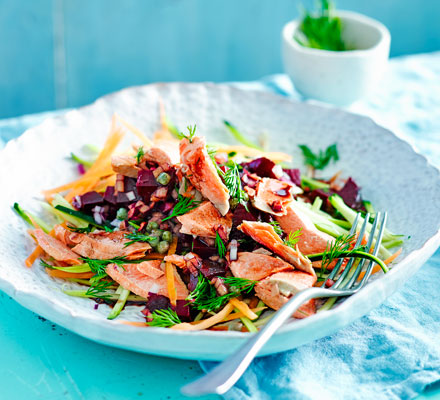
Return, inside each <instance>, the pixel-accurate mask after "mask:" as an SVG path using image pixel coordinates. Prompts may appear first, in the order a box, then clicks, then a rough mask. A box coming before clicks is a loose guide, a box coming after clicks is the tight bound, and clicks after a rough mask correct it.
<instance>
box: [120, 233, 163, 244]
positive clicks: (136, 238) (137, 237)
mask: <svg viewBox="0 0 440 400" xmlns="http://www.w3.org/2000/svg"><path fill="white" fill-rule="evenodd" d="M125 238H126V239H129V240H130V241H129V242H127V243H125V244H124V247H127V246H130V245H131V244H133V243H137V242H147V243H150V242H152V241H154V240H156V239H157V238H156V237H154V236H150V235H144V234H143V233H140V232H133V233H126V234H125Z"/></svg>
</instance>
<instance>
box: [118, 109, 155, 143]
mask: <svg viewBox="0 0 440 400" xmlns="http://www.w3.org/2000/svg"><path fill="white" fill-rule="evenodd" d="M115 117H116V118H117V120H118V121H119V122H120V123H121V124H122V125H124V126H125V127H126V128H127V129H128V130H129V131H131V132H132V133H133V134H134V135H135V136H137V138H138V139H139V140H140V141H141V142H142V143H143V145H144V146H146V147H147V148H149V147H151V146H153V142H152V141H151V140H150V139H148V138H147V136H146V135H145V133H143V132H142V131H140V130H139V129H138V128H136V127H135V126H134V125H132V124H130V123H129V122H127V121H126V120H125V119H122V118H121V116H120V115H118V114H115Z"/></svg>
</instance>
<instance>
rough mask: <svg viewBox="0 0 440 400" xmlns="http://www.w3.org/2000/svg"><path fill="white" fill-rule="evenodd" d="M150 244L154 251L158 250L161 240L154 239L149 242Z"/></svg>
mask: <svg viewBox="0 0 440 400" xmlns="http://www.w3.org/2000/svg"><path fill="white" fill-rule="evenodd" d="M148 243H150V246H151V247H152V248H153V249H154V250H156V248H157V246H158V245H159V243H160V239H159V238H158V237H153V238H152V239H150V240H149V241H148Z"/></svg>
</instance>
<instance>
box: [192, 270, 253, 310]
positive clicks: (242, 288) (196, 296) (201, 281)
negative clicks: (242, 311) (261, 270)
mask: <svg viewBox="0 0 440 400" xmlns="http://www.w3.org/2000/svg"><path fill="white" fill-rule="evenodd" d="M218 278H219V279H221V280H222V281H223V283H224V284H226V285H227V286H229V289H230V293H227V294H225V295H223V296H218V295H217V291H216V290H215V288H214V286H213V285H211V284H210V283H209V281H208V280H207V279H206V278H205V277H204V276H203V275H202V274H199V277H198V281H197V286H196V287H195V289H194V290H193V291H192V292H191V293H190V295H189V296H188V297H187V298H186V300H188V301H190V303H189V304H190V305H191V306H192V307H194V308H196V309H197V310H207V311H214V312H215V311H217V310H218V309H219V308H220V307H222V306H223V305H224V304H225V303H227V302H228V301H229V299H232V298H234V297H238V296H240V295H241V294H243V293H250V292H251V291H252V290H253V289H254V286H255V285H256V283H257V281H252V280H249V279H244V278H237V277H234V276H231V277H218Z"/></svg>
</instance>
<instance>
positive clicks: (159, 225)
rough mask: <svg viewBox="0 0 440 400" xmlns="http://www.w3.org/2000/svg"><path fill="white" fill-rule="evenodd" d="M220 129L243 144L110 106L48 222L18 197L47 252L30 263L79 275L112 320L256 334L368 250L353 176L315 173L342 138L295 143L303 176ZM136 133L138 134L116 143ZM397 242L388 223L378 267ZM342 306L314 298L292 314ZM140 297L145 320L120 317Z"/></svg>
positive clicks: (48, 204) (82, 287)
mask: <svg viewBox="0 0 440 400" xmlns="http://www.w3.org/2000/svg"><path fill="white" fill-rule="evenodd" d="M224 125H225V129H227V130H228V131H229V132H230V134H231V135H232V136H233V137H234V138H235V139H236V140H237V141H238V142H239V143H240V144H239V145H236V146H231V145H225V144H219V143H207V142H206V140H205V138H204V137H203V136H201V135H199V132H198V130H197V128H196V126H195V125H194V126H193V127H191V126H190V127H188V128H187V132H186V133H181V132H180V131H179V130H178V129H177V128H176V127H175V126H174V125H173V124H172V123H171V122H170V121H169V120H168V119H167V118H166V117H165V115H164V113H163V112H162V115H161V127H160V129H159V130H158V131H157V132H155V133H154V135H153V136H152V139H149V138H148V137H147V136H146V135H145V134H144V133H142V132H141V131H140V130H139V129H137V128H136V127H134V126H132V125H131V124H130V123H128V122H126V121H125V120H123V119H122V118H121V117H119V116H117V115H115V116H114V117H113V121H112V127H111V131H110V134H109V136H108V138H107V140H106V142H105V143H104V146H103V147H102V149H100V150H99V149H96V150H94V151H95V153H94V154H95V155H94V156H93V157H90V159H84V158H83V157H79V156H78V155H77V154H71V158H72V161H73V162H75V163H76V164H77V168H78V174H79V176H78V178H77V179H76V180H74V181H73V182H70V183H67V184H63V185H61V186H58V187H56V188H52V189H48V190H45V191H44V192H43V195H44V198H45V202H44V203H42V206H43V208H44V211H45V214H44V217H43V216H42V215H35V214H32V213H30V212H28V211H26V210H23V209H22V208H21V207H20V205H18V204H17V203H15V204H14V209H15V210H16V212H17V213H18V214H19V215H20V216H21V217H22V218H23V219H24V221H26V222H27V223H28V224H29V226H30V229H29V230H28V233H29V235H30V237H31V238H32V240H33V241H34V242H35V244H36V247H35V249H34V250H33V252H32V253H31V254H30V256H29V257H28V258H27V259H26V261H25V264H26V266H27V267H31V266H32V265H34V264H35V262H36V260H37V259H39V260H40V261H39V264H37V265H35V266H34V267H33V268H43V269H44V270H45V272H46V273H47V274H48V275H49V276H51V277H53V278H54V279H56V280H63V281H65V282H69V283H70V285H69V288H66V287H64V286H63V285H62V286H61V290H63V292H64V293H65V294H66V295H69V296H76V297H83V298H85V299H90V300H84V301H91V304H94V305H93V306H94V307H95V308H98V307H99V306H100V305H101V304H106V305H108V306H110V307H111V308H110V312H109V315H108V319H115V318H116V317H119V318H118V320H119V321H120V322H121V323H126V324H132V325H136V326H141V327H149V326H155V327H167V328H171V329H176V330H177V329H178V330H190V331H193V330H194V331H198V330H205V329H209V330H225V331H227V330H235V331H237V330H238V331H246V332H247V331H249V332H256V331H257V330H258V329H259V327H261V326H262V325H264V324H265V323H266V322H267V321H268V320H269V319H270V318H271V316H272V314H273V312H274V311H275V310H278V309H279V308H280V307H282V306H283V304H285V303H286V302H287V301H288V300H289V299H290V298H291V297H292V296H294V295H295V294H296V293H298V292H299V291H301V290H303V289H306V288H309V287H312V286H322V285H325V286H326V287H331V286H332V284H333V281H332V280H330V279H327V276H328V275H329V272H330V271H331V270H332V268H333V267H334V265H335V264H336V260H337V259H340V258H344V259H345V260H346V259H347V258H350V257H358V256H359V255H360V253H359V252H361V251H362V247H361V248H356V249H354V243H355V242H356V240H357V239H358V237H357V234H356V233H354V234H350V229H351V227H352V224H353V222H354V220H355V218H356V216H357V214H358V213H361V215H362V216H363V217H366V215H367V214H366V213H367V212H368V213H369V214H368V215H370V216H374V213H375V211H374V208H373V205H372V204H371V203H370V202H368V201H366V200H363V199H362V197H361V193H360V188H359V186H358V185H357V184H356V182H355V180H354V179H353V178H351V177H349V178H347V179H343V178H342V172H341V171H340V172H338V173H337V174H335V175H334V176H332V177H330V178H328V179H323V178H317V177H316V176H317V172H318V171H322V170H323V169H325V167H326V166H327V165H328V164H330V163H335V162H337V161H338V159H339V154H338V151H337V145H336V144H334V145H331V146H329V147H328V148H327V149H324V150H320V151H318V152H316V153H315V152H313V151H312V150H311V149H310V148H309V147H308V146H307V145H303V144H301V145H299V147H300V149H301V151H302V154H303V157H304V161H305V165H306V167H307V171H306V172H307V173H302V172H301V171H300V170H299V169H295V168H291V167H289V166H288V163H289V162H290V161H291V157H290V156H289V155H287V154H285V153H281V152H269V151H266V150H265V149H264V146H261V145H260V144H257V143H255V142H254V141H252V140H250V139H249V138H247V137H245V136H244V135H243V134H242V133H241V132H240V131H239V130H238V129H237V128H236V127H235V126H233V125H232V124H230V123H229V122H227V121H224ZM127 133H132V134H134V135H135V136H136V137H137V140H138V143H136V144H133V145H132V148H130V149H128V150H125V151H122V152H121V151H120V150H119V148H120V147H121V143H122V139H123V137H124V136H125V135H126V134H127ZM89 147H91V146H89ZM320 174H322V172H320ZM361 218H362V217H361ZM370 229H371V224H370V225H369V226H368V228H367V232H369V230H370ZM366 236H368V235H366ZM367 238H368V237H365V238H362V240H363V242H362V243H366V241H367ZM402 243H403V241H402V237H401V236H399V235H395V234H394V233H392V232H390V231H389V230H385V234H384V239H383V242H382V244H381V247H380V249H379V253H378V256H377V257H375V256H374V255H371V254H367V255H366V256H367V258H369V260H370V261H371V262H373V263H374V264H375V267H374V269H373V273H378V272H380V271H383V272H387V271H388V266H387V265H389V264H390V263H391V262H392V261H394V260H395V259H396V258H397V257H398V255H399V254H400V250H401V249H399V250H397V251H391V249H393V248H397V247H399V246H400V245H401V244H402ZM364 254H365V253H364ZM343 267H344V264H342V269H341V272H342V270H343ZM362 277H363V274H361V275H360V276H359V279H362ZM72 283H73V284H74V285H75V289H72V288H71V287H72ZM336 301H337V299H335V298H332V299H327V300H310V301H309V302H307V303H305V304H303V305H302V306H301V307H300V308H299V309H298V310H297V311H296V312H295V313H294V314H293V316H292V317H293V318H297V319H300V318H305V317H308V316H311V315H313V314H315V313H317V312H320V311H323V310H328V309H330V308H332V307H333V306H334V304H335V302H336ZM92 302H94V303H92ZM131 306H136V307H138V308H139V315H143V317H144V318H145V321H144V322H141V321H127V320H125V319H123V315H120V314H121V312H122V311H123V309H124V308H125V307H131Z"/></svg>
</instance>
